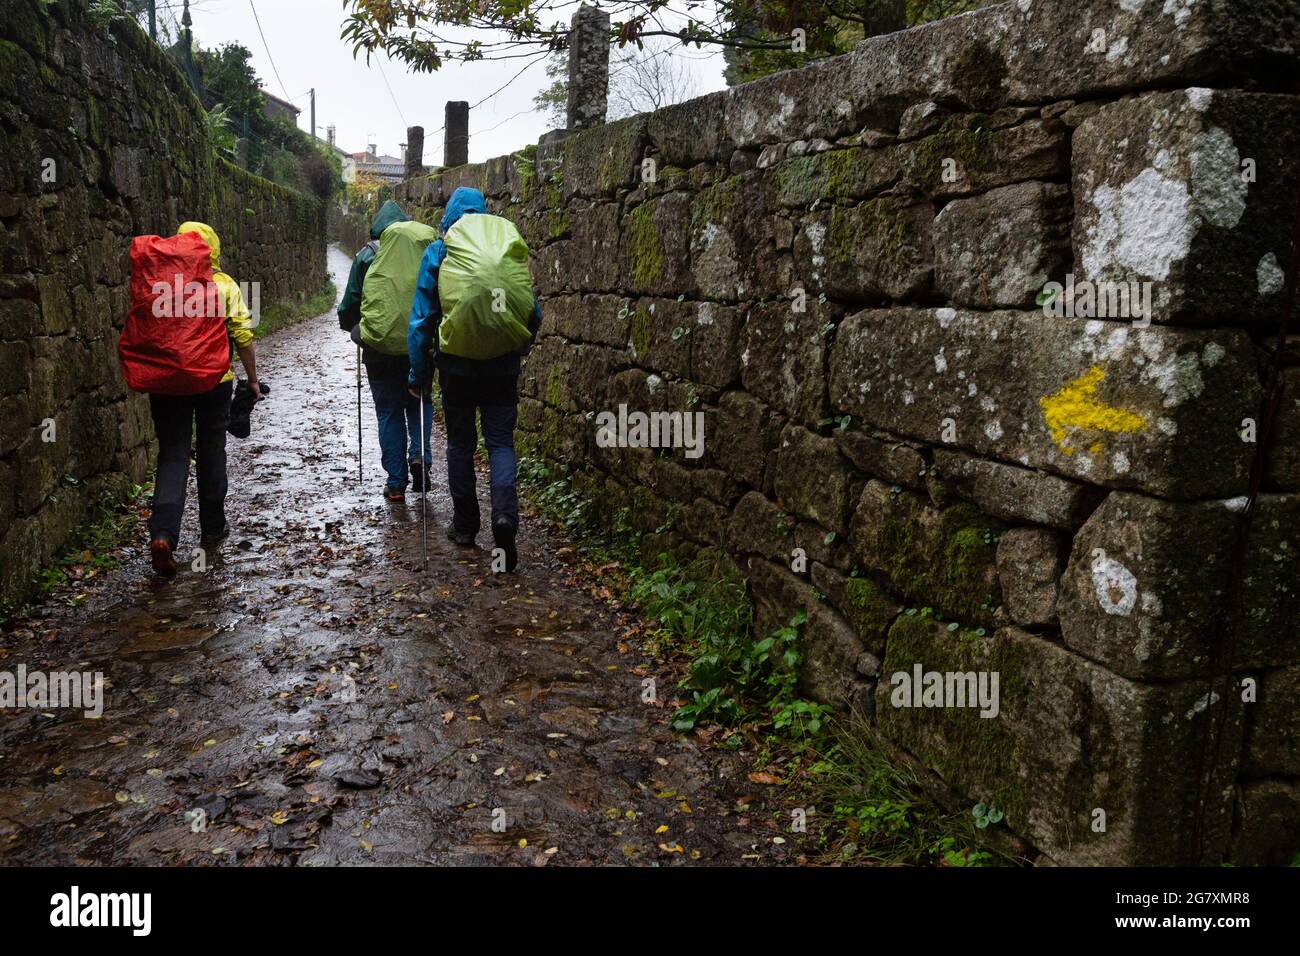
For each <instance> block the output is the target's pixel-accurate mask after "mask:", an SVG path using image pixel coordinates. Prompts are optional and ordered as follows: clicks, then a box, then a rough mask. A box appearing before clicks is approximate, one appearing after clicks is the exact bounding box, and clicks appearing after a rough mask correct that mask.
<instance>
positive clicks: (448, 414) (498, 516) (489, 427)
mask: <svg viewBox="0 0 1300 956" xmlns="http://www.w3.org/2000/svg"><path fill="white" fill-rule="evenodd" d="M449 377H450V376H448V375H446V374H445V373H444V374H443V375H442V376H441V378H440V381H441V382H442V414H443V418H444V419H445V420H446V423H447V482H448V484H449V485H450V486H451V503H452V511H453V517H452V525H453V526H454V527H455V529H456V530H457V531H460V532H462V533H464V534H477V533H478V530H479V521H480V518H479V507H478V491H477V490H476V488H475V480H474V450H475V448H477V447H478V426H477V423H476V422H475V420H474V417H475V416H474V413H475V412H478V414H479V417H480V419H481V420H482V422H483V444H484V445H485V446H486V447H487V453H488V463H489V467H490V470H491V476H492V477H491V489H492V523H493V524H495V523H496V522H498V521H502V520H504V521H506V522H508V523H509V524H510V526H511V527H513V528H518V527H519V496H518V493H517V492H516V490H515V470H516V465H515V421H516V419H517V418H518V417H519V407H518V405H517V404H516V403H515V402H514V401H513V400H509V399H508V398H507V397H500V398H498V397H495V396H493V397H492V398H489V400H488V403H487V404H478V403H476V402H473V401H472V398H471V399H470V400H466V399H465V397H464V394H465V393H464V391H462V390H461V389H457V388H456V387H455V385H454V384H453V385H452V387H451V388H449V387H448V385H449V382H448V378H449ZM471 394H472V393H471ZM507 401H508V402H509V403H508V404H507V403H506V402H507Z"/></svg>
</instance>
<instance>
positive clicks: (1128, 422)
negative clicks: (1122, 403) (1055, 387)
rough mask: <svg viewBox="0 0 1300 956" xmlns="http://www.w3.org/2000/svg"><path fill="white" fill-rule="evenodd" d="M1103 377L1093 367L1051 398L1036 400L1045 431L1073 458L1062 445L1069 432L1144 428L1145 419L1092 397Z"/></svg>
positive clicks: (1098, 449) (1099, 368) (1119, 430)
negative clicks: (1041, 414)
mask: <svg viewBox="0 0 1300 956" xmlns="http://www.w3.org/2000/svg"><path fill="white" fill-rule="evenodd" d="M1105 377H1106V373H1105V372H1103V371H1102V370H1101V366H1100V365H1094V366H1093V367H1092V368H1090V369H1088V371H1086V372H1084V373H1083V374H1082V375H1080V376H1079V377H1078V378H1076V379H1075V380H1074V381H1073V382H1070V383H1069V384H1067V385H1066V386H1065V387H1064V388H1062V389H1061V390H1060V391H1059V392H1057V393H1056V394H1055V395H1049V396H1046V397H1044V398H1040V399H1039V400H1038V404H1039V405H1040V406H1042V409H1043V419H1044V420H1045V421H1046V422H1047V429H1048V431H1050V432H1051V433H1052V440H1053V441H1054V442H1056V444H1057V445H1059V446H1060V447H1061V450H1062V451H1063V452H1065V453H1066V454H1067V455H1073V454H1074V451H1075V450H1074V449H1073V448H1070V447H1069V446H1067V445H1066V440H1067V439H1068V438H1069V437H1070V432H1071V431H1072V430H1075V431H1082V430H1092V431H1101V432H1114V433H1122V432H1136V431H1141V430H1142V429H1143V428H1145V427H1146V424H1147V423H1146V419H1145V418H1143V417H1142V416H1141V415H1135V414H1134V413H1133V412H1126V411H1124V409H1122V408H1115V407H1114V406H1113V405H1107V404H1105V403H1104V402H1099V401H1097V399H1095V398H1093V393H1094V392H1096V391H1097V385H1098V384H1099V383H1100V382H1101V380H1102V379H1103V378H1105ZM1090 450H1091V451H1100V445H1099V444H1098V443H1094V444H1093V445H1092V448H1091V449H1090Z"/></svg>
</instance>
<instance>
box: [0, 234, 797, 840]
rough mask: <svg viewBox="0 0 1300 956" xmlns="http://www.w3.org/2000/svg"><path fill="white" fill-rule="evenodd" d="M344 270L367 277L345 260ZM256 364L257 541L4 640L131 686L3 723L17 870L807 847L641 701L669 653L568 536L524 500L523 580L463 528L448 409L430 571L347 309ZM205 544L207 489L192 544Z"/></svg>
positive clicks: (245, 513)
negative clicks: (98, 711) (387, 460)
mask: <svg viewBox="0 0 1300 956" xmlns="http://www.w3.org/2000/svg"><path fill="white" fill-rule="evenodd" d="M330 266H331V270H332V272H333V273H334V274H335V277H336V280H337V282H338V284H339V286H340V288H341V287H342V284H343V280H344V279H345V278H346V269H347V267H348V259H347V257H346V256H344V255H343V254H342V253H340V252H339V251H338V250H337V249H331V250H330ZM258 359H259V369H260V370H261V371H262V377H263V379H264V380H265V381H266V382H267V383H268V384H269V385H270V386H271V388H272V390H273V391H272V393H271V396H270V399H269V401H268V402H266V403H264V404H262V405H260V406H259V407H258V409H257V410H256V412H255V413H254V430H253V434H252V436H251V437H250V438H249V439H247V440H244V441H239V440H236V439H233V438H232V439H231V440H230V441H229V445H228V447H229V455H230V499H229V508H228V511H229V517H230V520H231V523H232V526H233V527H234V533H233V535H232V537H231V538H230V539H228V541H226V542H225V543H224V544H223V545H222V546H221V547H220V549H219V550H218V551H215V552H214V553H211V554H209V555H208V561H209V566H208V568H207V570H205V571H193V570H190V569H188V568H186V567H183V568H182V571H181V573H180V574H179V575H178V576H177V577H176V578H175V579H174V580H171V581H167V580H163V579H161V578H158V577H156V576H154V575H152V574H151V573H150V572H149V570H148V568H147V565H146V562H145V559H144V558H143V557H139V558H138V559H134V560H132V561H131V562H130V563H128V564H127V565H126V566H124V567H122V568H120V569H119V570H116V571H113V572H110V573H108V574H106V575H103V576H102V577H101V578H100V579H98V580H97V581H96V582H94V583H92V585H91V586H90V587H89V589H88V591H87V593H86V595H85V598H84V600H82V601H81V602H80V603H79V604H78V605H77V606H75V607H71V606H68V605H67V604H66V603H59V602H51V603H49V604H47V605H45V606H43V607H41V608H38V609H37V610H36V612H35V613H34V614H33V615H32V616H31V617H29V618H27V619H25V620H22V621H19V622H17V624H16V626H15V627H14V628H13V629H12V631H11V633H7V634H5V635H3V640H2V641H0V652H2V653H3V658H2V659H0V669H4V670H8V671H11V672H12V671H14V670H15V669H16V668H17V666H18V665H19V664H24V665H25V666H26V667H27V669H28V670H29V671H31V670H36V669H43V670H46V671H54V670H83V671H92V672H94V671H101V672H102V673H103V674H104V679H105V682H106V685H107V689H106V692H105V705H104V713H103V716H102V717H101V718H99V719H89V718H87V717H85V716H83V714H82V713H81V712H80V711H70V710H57V711H44V712H42V711H39V710H34V709H14V710H6V711H0V863H2V864H32V863H63V864H72V863H82V864H84V863H91V864H109V863H114V864H193V863H208V864H216V865H231V864H240V865H243V864H269V865H293V864H297V865H330V864H395V863H401V864H418V863H429V864H512V865H543V864H548V863H550V864H554V865H561V864H567V865H574V864H609V863H626V862H631V863H639V864H646V863H659V864H674V865H675V864H691V863H702V864H720V863H747V862H755V863H756V862H765V863H773V862H780V861H781V860H782V857H783V854H784V853H785V852H787V850H786V848H785V847H783V846H781V845H779V844H773V843H772V842H771V839H770V835H769V836H760V835H759V834H757V833H756V832H755V831H754V828H753V825H752V824H751V822H750V821H749V820H748V819H746V817H745V816H744V815H743V814H738V813H737V812H736V811H735V809H734V808H735V799H736V795H737V793H738V792H739V791H738V790H737V789H736V788H737V787H741V788H743V787H744V786H745V785H744V783H743V780H744V774H743V770H742V769H740V768H739V767H738V766H735V765H734V764H732V763H730V762H728V761H727V760H726V759H724V758H723V757H721V756H719V755H718V754H717V753H716V752H712V751H702V750H701V749H700V748H699V747H697V745H696V744H695V743H694V742H693V741H692V740H688V739H683V738H680V737H677V736H675V735H674V734H673V733H672V732H671V730H670V729H669V727H668V722H667V715H668V710H667V709H663V708H655V707H652V706H648V705H646V704H643V703H642V702H641V681H642V678H643V676H645V675H647V674H653V673H655V670H654V664H653V662H651V661H648V660H646V659H645V658H643V657H641V656H640V655H639V652H638V651H637V650H636V649H635V647H633V646H630V645H629V643H627V642H623V641H622V640H621V637H622V636H623V632H624V631H625V629H626V627H627V625H628V624H629V623H632V622H627V621H623V620H620V618H619V617H618V616H617V615H616V613H615V612H614V611H613V610H611V609H610V608H608V607H607V606H606V605H604V604H603V603H601V602H600V601H599V600H597V599H596V598H594V597H592V596H590V595H589V594H588V593H587V591H585V590H583V589H582V587H581V586H579V585H578V584H575V583H574V582H573V580H572V579H573V569H572V568H571V567H570V566H568V565H566V564H565V563H564V561H563V559H562V558H561V557H557V556H556V552H557V551H562V549H563V548H564V546H565V542H564V541H563V540H562V539H560V538H559V537H557V536H555V535H554V533H552V532H548V531H547V530H546V529H545V528H543V527H541V526H540V525H539V524H538V523H537V522H536V521H533V520H531V519H530V518H529V517H527V516H525V519H524V523H523V527H522V529H521V535H520V568H519V572H518V573H517V574H514V575H493V574H492V573H491V568H490V564H491V553H490V550H488V548H486V547H483V544H484V543H486V542H489V541H490V539H489V536H488V535H487V534H482V535H480V548H479V549H478V550H474V551H468V550H462V549H458V548H456V547H455V546H454V545H452V544H451V543H450V542H448V541H447V540H446V539H445V538H444V536H443V527H444V525H445V522H446V521H447V519H448V518H449V517H450V501H449V500H448V498H447V495H446V491H445V476H444V474H443V473H442V470H443V469H444V468H445V462H444V458H443V456H444V448H443V445H442V441H441V429H440V427H439V426H438V425H437V424H436V425H435V430H434V432H435V434H434V449H433V457H434V467H435V469H436V470H437V471H438V474H437V476H436V478H435V490H434V492H433V494H432V495H431V496H430V502H429V507H430V525H429V567H428V570H427V572H426V571H423V570H422V565H421V558H420V520H419V519H420V514H419V498H418V497H417V496H416V495H414V494H413V493H410V492H408V497H407V501H406V503H405V505H403V504H400V503H397V504H393V503H388V502H385V501H384V500H383V499H382V496H381V493H380V492H381V487H382V475H381V472H380V469H379V465H378V446H377V440H376V436H375V423H374V413H373V409H372V408H371V406H370V403H369V395H368V390H367V389H364V388H363V395H362V399H363V408H362V421H363V424H364V428H363V441H364V445H365V449H366V460H365V467H366V475H365V482H364V485H358V482H357V476H356V471H357V462H356V406H355V402H356V390H355V374H356V373H355V361H356V356H355V350H354V348H353V347H352V345H351V343H350V342H349V341H348V339H347V337H346V336H345V335H343V334H342V333H341V332H340V331H339V330H338V326H337V323H336V320H335V317H334V315H333V314H332V313H330V314H327V315H324V316H320V317H317V318H315V319H312V320H309V321H306V322H303V323H301V324H299V325H297V326H294V327H292V328H290V329H286V330H284V331H282V332H279V333H276V334H273V335H271V336H269V337H268V338H267V339H265V340H263V341H262V342H260V343H259V344H258ZM483 484H484V482H482V481H480V489H481V491H482V493H483V494H484V497H486V489H485V488H483ZM484 507H485V513H486V504H485V505H484ZM196 536H197V520H196V516H195V514H194V513H193V487H192V486H191V496H190V512H189V513H188V514H187V515H186V522H185V529H184V531H183V536H182V541H181V545H180V548H179V556H181V557H184V556H185V555H186V554H187V552H188V549H189V548H191V547H193V546H195V545H196V544H197V541H196ZM489 547H490V544H489ZM737 780H739V781H741V782H740V783H735V781H737ZM494 824H495V825H494ZM661 827H666V828H667V829H666V830H662V831H661V829H660V828H661Z"/></svg>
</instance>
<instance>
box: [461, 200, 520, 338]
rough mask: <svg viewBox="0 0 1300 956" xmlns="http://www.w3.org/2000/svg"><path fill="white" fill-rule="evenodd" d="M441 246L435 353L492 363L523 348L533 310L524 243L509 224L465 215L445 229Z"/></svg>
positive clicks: (505, 220) (508, 221) (483, 217)
mask: <svg viewBox="0 0 1300 956" xmlns="http://www.w3.org/2000/svg"><path fill="white" fill-rule="evenodd" d="M443 244H444V245H445V246H446V249H447V255H446V258H444V259H443V260H442V265H441V266H440V267H439V268H438V300H439V302H440V303H441V304H442V323H441V325H439V327H438V350H439V351H440V352H445V353H447V354H448V355H459V356H461V357H462V358H468V359H494V358H498V357H500V356H502V355H506V354H509V353H510V352H517V351H518V350H519V349H521V348H523V347H524V346H525V345H527V344H528V341H529V339H530V338H532V336H531V335H529V332H528V324H527V323H528V316H529V315H530V314H531V313H532V311H533V291H532V283H531V282H530V281H529V278H528V244H527V243H525V242H524V240H523V237H522V236H520V235H519V230H518V229H516V228H515V225H514V223H512V222H511V221H510V220H508V219H502V218H501V217H500V216H490V215H487V214H485V213H473V214H469V215H465V216H462V217H461V218H460V219H459V220H458V221H457V222H456V224H455V225H454V226H452V227H451V228H450V229H448V230H447V235H446V237H445V238H444V239H443Z"/></svg>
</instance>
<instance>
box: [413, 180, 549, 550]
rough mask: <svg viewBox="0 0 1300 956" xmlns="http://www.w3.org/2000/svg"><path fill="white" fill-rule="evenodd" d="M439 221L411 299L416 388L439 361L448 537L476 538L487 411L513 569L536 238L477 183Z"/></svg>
mask: <svg viewBox="0 0 1300 956" xmlns="http://www.w3.org/2000/svg"><path fill="white" fill-rule="evenodd" d="M439 227H440V231H441V232H442V238H441V239H439V240H438V241H437V242H435V243H433V244H432V245H430V246H429V247H428V249H426V250H425V252H424V257H423V258H422V259H421V261H420V277H419V281H418V282H417V284H416V288H415V296H414V298H413V300H412V302H411V309H410V320H409V325H408V349H409V359H410V363H411V371H410V375H409V384H410V390H411V394H412V395H424V394H427V392H428V389H429V386H430V383H431V381H432V377H433V369H434V368H435V367H436V368H437V370H438V385H439V389H440V392H441V396H442V410H443V420H444V422H445V424H446V428H447V480H448V484H449V485H450V486H451V500H452V509H453V516H452V521H451V524H450V525H449V526H448V528H447V537H448V538H450V539H451V540H452V541H454V542H455V543H456V544H460V545H465V546H469V545H473V543H474V538H475V536H476V535H477V534H478V531H479V522H480V517H479V505H478V494H477V491H476V490H475V480H474V450H475V448H476V447H477V445H478V427H477V424H476V422H475V413H476V412H477V414H478V417H479V418H480V419H481V421H482V423H483V444H484V445H485V446H486V448H487V452H488V461H489V465H490V469H491V494H492V538H493V541H494V542H495V543H496V545H497V547H498V548H500V549H501V550H502V552H503V553H504V557H505V570H507V571H513V570H514V569H515V565H516V563H517V561H518V557H517V552H516V549H515V536H516V534H517V532H518V529H519V500H518V494H517V492H516V489H515V480H516V460H515V422H516V419H517V418H518V409H519V363H520V359H521V358H522V357H523V356H524V355H526V354H527V352H528V349H529V348H530V347H531V345H532V342H533V339H534V337H535V336H536V335H537V330H538V328H539V327H540V326H541V322H542V311H541V307H540V305H539V304H538V302H537V298H536V296H534V295H533V291H532V283H531V281H530V279H529V275H528V245H527V244H526V243H525V242H524V240H523V238H522V237H521V236H520V235H519V231H518V230H517V229H516V228H515V226H514V224H513V223H512V222H510V221H509V220H508V219H503V218H502V217H500V216H492V215H489V214H488V211H487V204H486V202H485V201H484V199H483V194H482V193H481V192H479V191H478V190H477V189H472V188H470V187H468V186H461V187H460V188H458V189H457V190H456V191H455V192H453V193H452V194H451V198H450V199H449V200H448V202H447V209H446V212H445V214H444V215H443V217H442V222H441V223H440V224H439Z"/></svg>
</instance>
